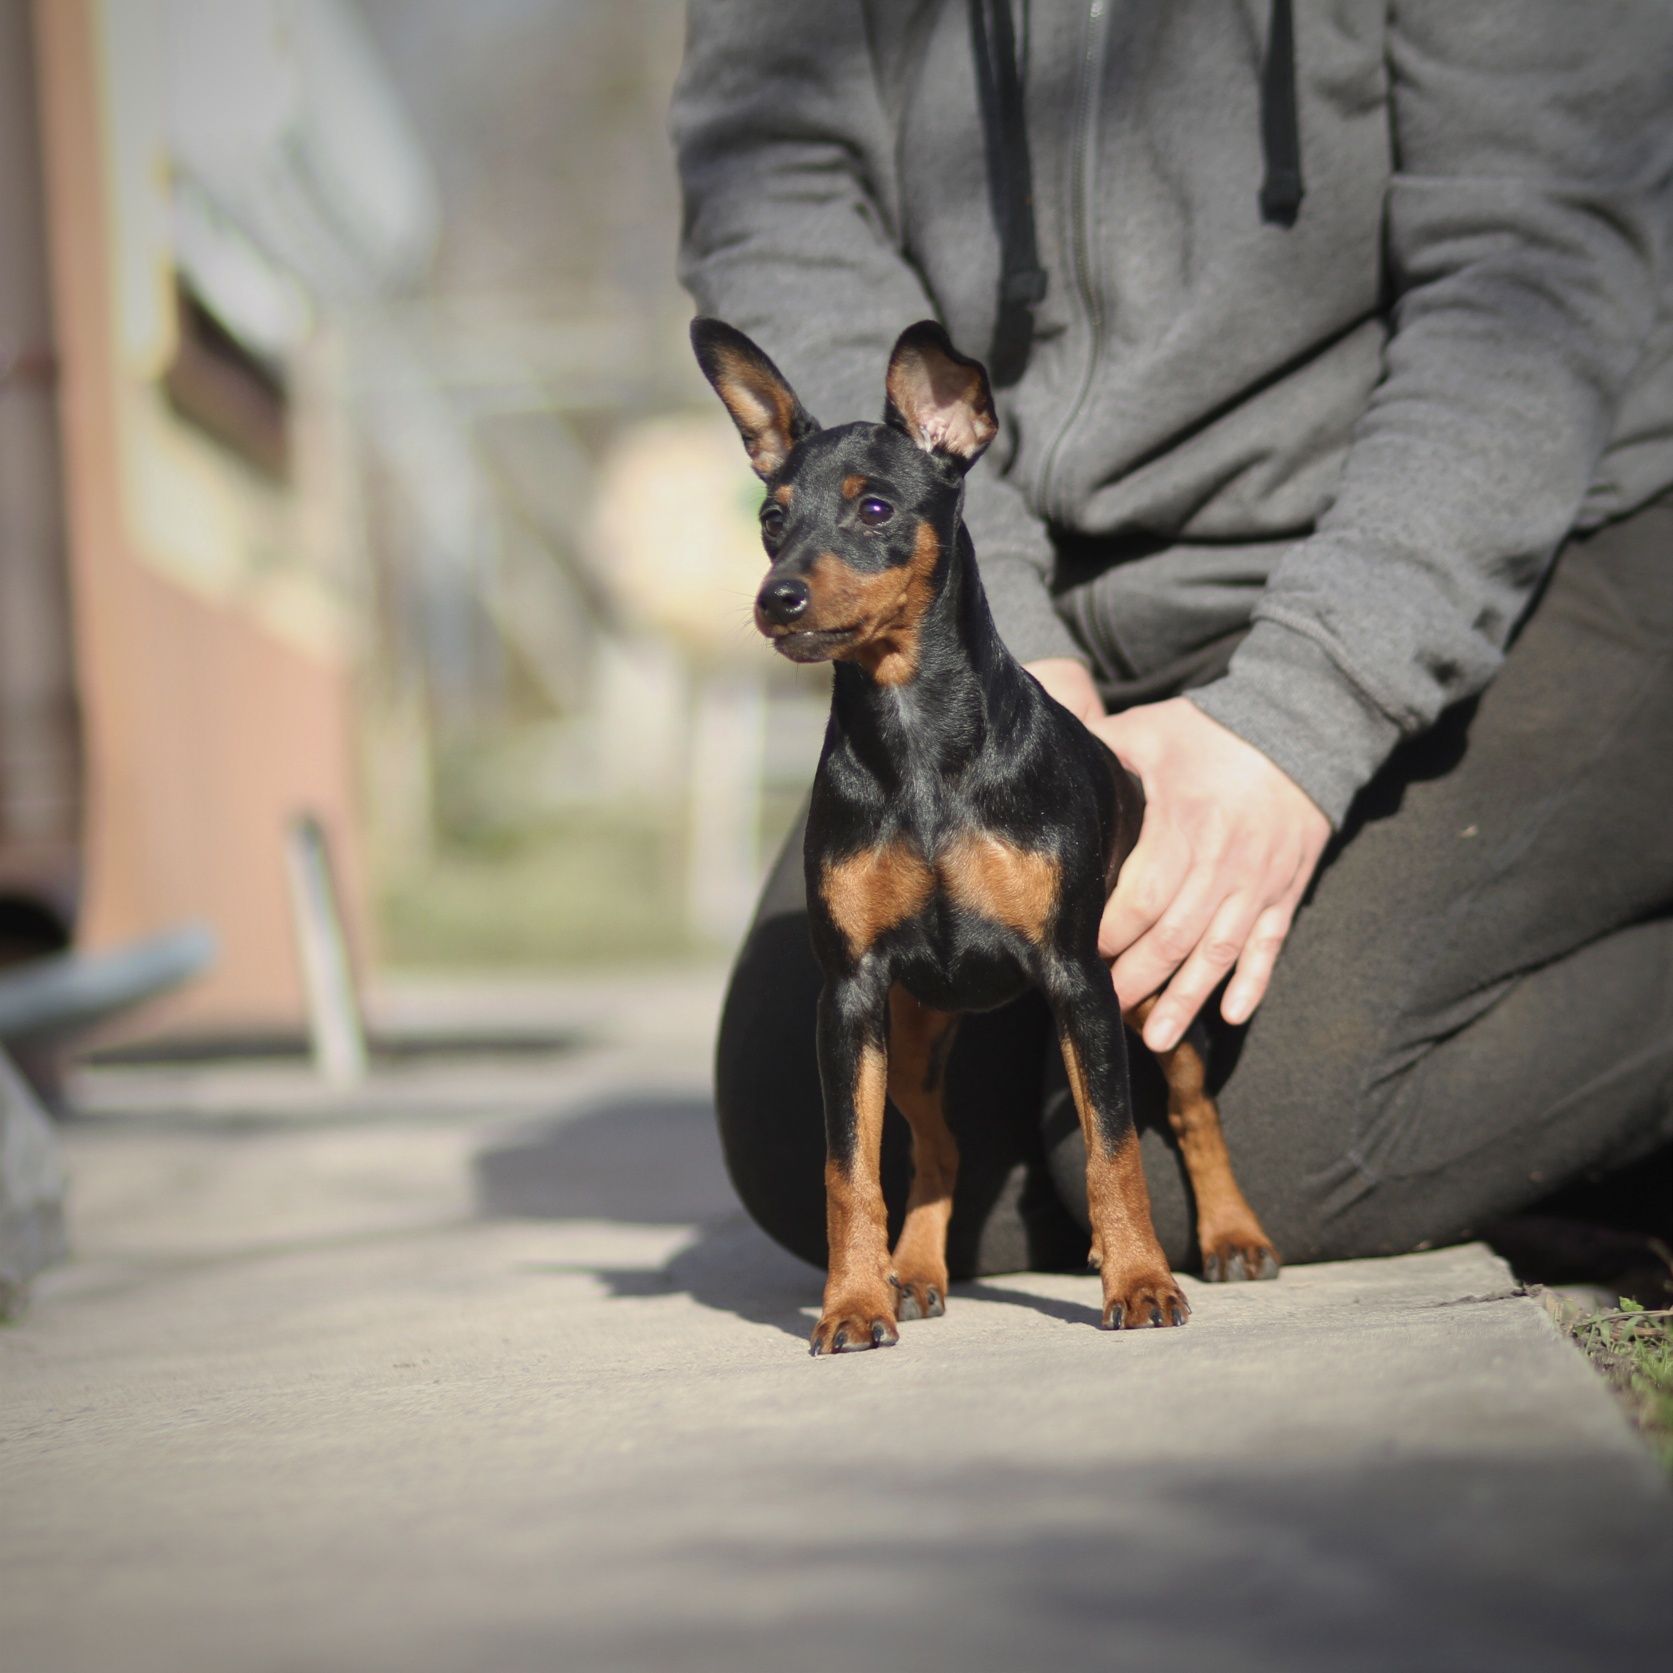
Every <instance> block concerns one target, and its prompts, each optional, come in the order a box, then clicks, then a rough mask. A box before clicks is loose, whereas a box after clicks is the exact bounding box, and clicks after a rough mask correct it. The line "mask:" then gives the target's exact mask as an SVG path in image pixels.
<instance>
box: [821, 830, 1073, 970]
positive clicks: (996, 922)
mask: <svg viewBox="0 0 1673 1673" xmlns="http://www.w3.org/2000/svg"><path fill="white" fill-rule="evenodd" d="M1061 891H1062V875H1061V866H1060V864H1059V862H1058V860H1057V858H1056V856H1055V855H1053V854H1051V853H1048V852H1045V851H1043V850H1039V849H1031V848H1028V847H1025V846H1023V845H1022V844H1020V843H1018V842H1016V841H1014V840H1012V839H1010V838H1007V837H1004V836H1001V835H999V834H997V833H995V832H993V831H990V830H984V829H981V828H979V827H970V828H965V829H960V830H956V831H954V832H952V833H950V834H948V835H945V836H943V837H942V838H941V839H940V840H938V841H934V842H925V841H923V840H922V839H921V838H920V837H919V836H917V835H916V834H915V833H914V832H912V831H910V830H906V829H903V830H900V831H898V832H896V833H895V834H893V835H892V836H890V837H888V838H886V839H885V840H883V841H881V842H879V843H877V844H876V845H875V846H873V847H871V848H867V849H862V850H861V851H860V852H859V853H857V854H852V855H849V856H847V857H845V858H843V859H841V860H835V861H826V862H825V863H824V865H823V867H822V868H821V875H820V894H821V897H822V898H823V901H824V904H825V909H826V911H827V912H828V913H829V914H830V918H831V922H832V923H833V924H834V925H835V927H836V929H837V931H838V932H839V933H840V934H841V936H842V938H843V940H844V941H845V942H846V944H847V948H848V952H849V955H850V957H852V958H855V959H858V958H862V957H864V956H865V955H866V954H867V953H868V952H870V951H872V950H873V949H874V948H876V947H877V946H878V944H879V943H880V942H881V941H883V940H884V938H885V937H888V936H890V935H892V934H897V933H898V932H901V931H904V930H907V929H910V930H911V931H912V936H911V939H912V941H913V942H914V943H916V944H918V946H919V947H920V948H921V950H922V951H923V952H924V953H925V954H927V955H930V956H934V957H936V958H937V959H938V961H940V962H943V963H946V964H949V965H950V964H951V963H952V962H954V961H956V959H957V957H958V955H959V953H960V952H961V950H962V947H963V944H964V943H966V942H969V941H971V940H974V941H976V942H978V943H980V944H982V945H984V946H986V945H988V944H990V943H992V942H993V941H994V937H995V932H999V933H1000V935H1001V937H1002V938H1003V939H1007V940H1008V939H1011V938H1015V939H1017V940H1018V941H1020V942H1022V943H1025V944H1029V945H1036V946H1037V945H1039V944H1041V943H1043V942H1044V940H1045V939H1046V937H1047V935H1048V934H1049V933H1050V930H1051V926H1052V923H1053V921H1054V919H1055V918H1056V915H1057V910H1058V904H1059V900H1060V898H1061Z"/></svg>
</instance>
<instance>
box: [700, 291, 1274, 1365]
mask: <svg viewBox="0 0 1673 1673" xmlns="http://www.w3.org/2000/svg"><path fill="white" fill-rule="evenodd" d="M692 344H693V346H694V347H695V349H696V351H697V358H698V361H699V363H700V364H701V366H702V368H703V371H704V373H705V375H706V376H707V377H708V379H709V381H710V383H712V384H713V385H714V387H715V390H716V392H717V393H718V394H719V396H720V398H721V400H722V401H723V402H724V403H725V404H726V408H727V410H728V411H729V412H730V413H731V415H732V418H733V421H734V422H735V423H736V424H737V426H738V429H739V431H740V432H741V433H742V436H743V440H744V446H745V448H746V449H747V450H748V453H749V458H750V463H751V464H752V465H753V466H754V468H755V472H756V475H758V476H759V477H760V478H761V480H762V481H763V482H764V483H765V484H766V488H767V493H766V498H765V500H764V502H763V504H762V507H761V538H762V542H763V544H764V545H765V547H766V550H767V555H768V557H769V559H770V560H771V564H772V567H771V569H770V570H769V571H768V573H767V578H766V581H765V583H764V584H763V585H762V587H761V590H760V593H759V595H758V597H757V599H756V604H755V620H756V624H757V625H758V626H759V628H760V629H761V631H762V633H764V634H765V635H766V636H767V637H768V638H769V639H770V640H771V641H772V643H773V647H774V648H775V649H776V650H778V651H779V652H780V653H782V654H783V655H784V656H786V657H789V658H790V659H791V660H792V661H794V662H827V661H829V662H834V663H835V665H836V667H835V678H834V681H833V686H832V700H831V719H830V726H829V728H828V730H827V732H826V735H825V748H824V753H823V755H822V756H821V758H820V762H819V771H818V775H817V777H816V778H815V780H814V785H813V801H812V807H811V810H810V812H809V816H808V824H807V846H806V851H805V853H806V865H807V893H808V907H809V912H810V914H811V920H812V926H813V940H814V950H815V952H816V953H817V955H818V958H819V962H820V965H821V967H822V968H823V971H824V976H825V984H824V991H823V993H822V995H821V997H820V1001H819V1015H818V1051H819V1065H820V1074H821V1078H822V1080H823V1084H824V1096H825V1130H826V1140H827V1162H826V1169H825V1188H826V1226H827V1234H828V1239H829V1248H830V1271H829V1277H828V1279H827V1281H826V1285H825V1299H824V1308H823V1313H822V1316H821V1318H820V1320H819V1323H818V1325H817V1326H816V1327H815V1329H814V1332H813V1351H814V1353H816V1354H818V1353H828V1352H844V1351H850V1350H853V1349H858V1348H870V1347H881V1346H884V1345H887V1344H892V1343H894V1342H895V1341H896V1340H897V1339H898V1338H897V1333H896V1328H895V1327H896V1322H897V1320H902V1319H915V1318H927V1317H931V1316H933V1315H935V1314H938V1313H940V1312H941V1311H942V1308H943V1298H944V1297H945V1295H946V1293H947V1263H946V1238H947V1223H948V1219H949V1217H950V1215H951V1212H952V1201H953V1180H954V1174H955V1169H956V1167H957V1152H956V1149H955V1146H954V1143H953V1138H952V1135H951V1133H950V1132H949V1130H948V1126H947V1122H946V1120H945V1117H944V1115H943V1111H942V1104H941V1085H942V1072H943V1068H944V1065H945V1063H946V1060H947V1053H948V1048H949V1047H950V1045H951V1043H952V1038H953V1032H954V1030H955V1029H956V1028H957V1026H958V1020H959V1015H960V1013H962V1012H964V1011H981V1010H987V1009H990V1008H991V1007H993V1006H996V1005H1001V1004H1003V1003H1005V1001H1007V1000H1009V999H1012V998H1014V997H1016V995H1017V994H1018V993H1020V992H1021V991H1022V990H1023V989H1024V988H1025V987H1026V986H1027V985H1028V984H1030V983H1032V984H1034V985H1035V986H1037V987H1038V988H1039V989H1040V990H1041V991H1042V992H1043V993H1044V995H1045V997H1046V1000H1047V1001H1048V1003H1049V1004H1050V1006H1051V1010H1052V1014H1053V1016H1054V1018H1055V1020H1056V1024H1057V1031H1058V1037H1059V1040H1060V1042H1061V1045H1062V1049H1063V1059H1064V1063H1065V1065H1066V1066H1067V1069H1068V1074H1069V1085H1070V1088H1071V1091H1072V1092H1073V1095H1074V1100H1075V1104H1076V1107H1077V1109H1078V1111H1079V1114H1080V1120H1081V1127H1082V1130H1083V1132H1084V1134H1085V1138H1086V1155H1087V1172H1086V1195H1087V1202H1088V1205H1089V1208H1090V1212H1091V1220H1092V1252H1091V1261H1092V1264H1093V1265H1094V1266H1096V1267H1098V1268H1099V1270H1100V1272H1101V1273H1102V1277H1103V1286H1104V1305H1103V1315H1102V1316H1103V1323H1104V1325H1105V1327H1106V1328H1108V1329H1120V1328H1123V1327H1126V1328H1132V1327H1134V1326H1139V1325H1179V1324H1183V1323H1184V1322H1185V1320H1186V1317H1187V1315H1188V1314H1189V1312H1190V1307H1189V1305H1188V1303H1187V1302H1186V1300H1185V1297H1184V1296H1183V1294H1181V1292H1180V1290H1179V1287H1178V1285H1177V1284H1176V1283H1175V1282H1174V1279H1173V1276H1172V1274H1171V1273H1170V1272H1169V1270H1168V1265H1167V1262H1166V1261H1165V1260H1164V1259H1163V1256H1162V1250H1161V1247H1160V1245H1159V1244H1158V1243H1157V1241H1156V1234H1155V1231H1154V1229H1153V1227H1152V1225H1151V1220H1150V1200H1149V1196H1148V1193H1147V1192H1146V1189H1145V1183H1144V1174H1143V1172H1142V1170H1141V1168H1140V1165H1139V1153H1138V1142H1137V1138H1136V1136H1135V1133H1134V1129H1133V1117H1132V1108H1131V1098H1130V1094H1129V1091H1128V1083H1127V1057H1126V1041H1125V1033H1124V1030H1123V1027H1122V1018H1121V1013H1120V1010H1119V1008H1118V1006H1117V1003H1116V998H1115V994H1114V991H1113V988H1112V986H1111V983H1110V977H1109V972H1108V970H1107V968H1106V967H1105V965H1104V964H1103V962H1102V961H1101V960H1100V958H1099V957H1098V950H1097V941H1098V920H1099V918H1100V916H1101V915H1102V912H1103V908H1104V903H1105V901H1106V899H1107V897H1108V895H1109V893H1110V890H1111V889H1112V887H1113V886H1114V882H1115V876H1116V872H1117V870H1118V868H1119V867H1120V865H1121V862H1122V861H1123V860H1124V859H1125V858H1126V856H1127V854H1128V853H1129V852H1130V851H1131V849H1132V846H1133V843H1134V842H1135V840H1136V839H1137V837H1138V832H1139V824H1140V820H1141V818H1142V815H1143V810H1144V800H1143V795H1142V792H1141V791H1140V789H1139V787H1138V785H1137V783H1136V781H1135V780H1133V778H1132V777H1131V776H1130V775H1129V774H1128V773H1127V772H1126V771H1125V769H1123V768H1122V766H1121V765H1120V763H1119V762H1118V761H1117V760H1116V758H1115V757H1114V755H1112V754H1111V753H1110V752H1109V751H1108V750H1107V749H1106V748H1105V747H1104V745H1103V744H1101V743H1100V742H1099V741H1098V740H1097V739H1096V738H1095V737H1094V736H1093V734H1092V733H1091V732H1089V731H1088V730H1087V728H1086V727H1085V726H1083V725H1082V724H1081V723H1080V721H1078V720H1077V719H1075V718H1074V717H1073V716H1072V715H1070V714H1069V712H1068V711H1067V710H1066V709H1064V708H1062V707H1060V706H1059V705H1058V704H1057V703H1055V702H1054V701H1053V700H1052V699H1051V698H1050V697H1048V696H1047V695H1046V694H1045V692H1044V691H1043V690H1042V689H1041V687H1040V685H1039V684H1038V683H1037V682H1036V681H1035V680H1034V679H1033V678H1032V676H1030V675H1029V674H1027V673H1025V672H1024V671H1023V669H1022V668H1021V667H1020V666H1019V665H1018V663H1017V662H1016V661H1015V660H1014V659H1013V658H1012V657H1011V655H1010V653H1009V652H1007V651H1006V649H1005V647H1004V645H1003V644H1001V643H1000V639H999V635H998V632H997V631H996V630H995V628H994V624H993V618H992V617H991V616H990V615H989V613H988V606H987V600H986V598H985V597H984V595H983V592H982V585H981V581H980V579H979V578H978V576H977V572H976V562H975V556H974V553H973V551H972V549H971V543H970V537H969V535H968V534H967V533H966V531H965V528H964V523H963V519H962V516H961V512H962V508H963V500H964V476H965V473H966V472H967V471H968V470H969V469H970V467H971V466H972V465H973V464H974V463H975V462H976V460H977V459H978V458H980V457H981V454H982V452H983V450H984V449H985V448H986V447H987V445H988V443H989V442H990V441H991V440H992V439H993V436H994V433H995V431H996V429H997V423H996V420H995V418H994V412H993V403H992V398H991V395H990V393H989V389H988V379H987V374H986V372H985V371H984V370H983V369H982V367H981V366H980V365H978V364H977V363H976V362H975V361H972V360H967V359H965V358H964V357H963V356H962V355H960V354H958V353H957V352H956V351H955V350H954V349H953V346H952V344H951V343H950V342H949V341H948V339H947V336H946V334H945V333H944V332H943V331H942V329H941V328H940V326H938V325H936V324H935V323H934V322H933V321H925V322H923V323H921V324H918V325H914V326H913V327H911V328H910V329H909V330H908V331H906V332H905V333H904V334H903V335H902V336H901V338H900V341H899V342H898V343H897V344H896V345H895V350H894V354H893V356H892V358H891V360H890V362H889V371H888V379H887V389H888V397H887V402H886V405H885V408H884V420H883V422H882V423H881V424H845V425H842V426H841V427H840V428H837V429H832V430H824V429H821V428H820V427H819V425H818V424H817V423H816V422H815V421H814V419H812V418H811V417H810V416H809V415H808V413H807V412H806V411H805V410H804V409H803V407H802V405H801V402H800V401H798V400H797V398H796V396H795V393H794V391H792V389H791V388H790V386H789V384H787V383H786V382H785V380H784V378H783V377H782V375H781V374H780V373H779V371H778V369H777V367H775V366H774V365H773V363H772V361H770V360H769V359H768V358H767V357H766V355H764V354H763V353H762V352H761V351H760V349H758V348H757V347H756V346H755V345H754V344H753V343H752V342H751V341H750V340H749V339H748V338H747V337H745V336H743V335H742V334H741V333H740V332H737V331H734V330H733V329H732V328H731V327H730V326H727V325H723V324H721V323H720V322H719V321H718V320H703V319H700V320H698V321H696V322H695V323H694V325H693V326H692ZM1136 1020H1142V1016H1140V1017H1139V1018H1138V1019H1136ZM1162 1065H1163V1069H1164V1071H1165V1074H1166V1078H1167V1082H1168V1088H1169V1098H1168V1104H1169V1111H1168V1113H1169V1117H1170V1120H1171V1122H1172V1125H1173V1128H1174V1131H1175V1132H1176V1133H1177V1134H1178V1137H1179V1144H1180V1149H1181V1151H1182V1152H1183V1154H1184V1158H1185V1163H1186V1166H1187V1169H1188V1171H1189V1173H1190V1177H1191V1185H1192V1189H1193V1191H1194V1193H1195V1196H1196V1203H1197V1219H1198V1229H1199V1238H1200V1243H1201V1248H1202V1257H1203V1268H1204V1271H1205V1273H1206V1274H1207V1275H1208V1276H1209V1277H1211V1278H1230V1277H1251V1278H1254V1277H1267V1276H1270V1275H1271V1274H1273V1273H1275V1272H1276V1271H1277V1269H1278V1263H1277V1257H1276V1256H1275V1254H1274V1252H1273V1250H1272V1246H1271V1244H1270V1242H1269V1241H1268V1239H1267V1237H1266V1234H1265V1233H1264V1232H1263V1231H1262V1230H1261V1226H1260V1222H1259V1221H1258V1220H1257V1219H1256V1218H1255V1214H1254V1211H1253V1210H1252V1209H1251V1208H1250V1207H1249V1205H1248V1203H1247V1202H1246V1201H1245V1199H1244V1197H1243V1193H1242V1192H1241V1191H1240V1190H1239V1188H1238V1185H1237V1182H1236V1180H1235V1179H1234V1178H1233V1176H1232V1170H1231V1163H1230V1160H1229V1158H1228V1156H1227V1154H1226V1147H1225V1141H1224V1139H1223V1137H1222V1136H1221V1131H1220V1120H1219V1115H1218V1113H1217V1111H1216V1110H1215V1107H1214V1104H1213V1102H1212V1101H1211V1100H1210V1098H1209V1096H1208V1093H1207V1090H1206V1087H1205V1085H1204V1076H1203V1062H1202V1057H1201V1054H1200V1052H1199V1051H1198V1049H1197V1048H1196V1046H1195V1044H1193V1043H1182V1044H1181V1045H1180V1046H1178V1047H1176V1048H1175V1049H1174V1050H1173V1051H1172V1052H1170V1053H1167V1054H1165V1055H1164V1056H1163V1058H1162ZM885 1095H887V1097H888V1098H890V1099H892V1100H893V1101H894V1103H895V1105H896V1107H897V1108H898V1109H899V1110H900V1112H901V1114H902V1115H903V1116H905V1117H906V1120H907V1121H908V1123H909V1124H910V1125H911V1129H912V1160H913V1179H912V1189H911V1195H910V1197H909V1199H908V1203H907V1212H906V1220H905V1225H904V1227H903V1228H902V1231H901V1234H900V1238H899V1241H898V1242H897V1243H896V1245H895V1248H894V1250H893V1252H892V1253H891V1251H890V1249H889V1245H888V1233H887V1229H886V1220H885V1214H884V1206H883V1192H882V1185H881V1180H880V1175H879V1149H880V1142H881V1135H882V1129H883V1112H884V1107H885Z"/></svg>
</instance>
